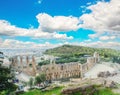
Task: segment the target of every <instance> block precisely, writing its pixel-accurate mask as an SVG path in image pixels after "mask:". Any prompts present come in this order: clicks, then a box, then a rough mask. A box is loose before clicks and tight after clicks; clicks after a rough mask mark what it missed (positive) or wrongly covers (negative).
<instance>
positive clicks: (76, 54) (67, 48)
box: [44, 45, 120, 63]
mask: <svg viewBox="0 0 120 95" xmlns="http://www.w3.org/2000/svg"><path fill="white" fill-rule="evenodd" d="M94 52H98V53H99V54H100V57H101V59H102V60H103V61H113V62H116V61H117V62H118V63H119V62H120V51H119V50H114V49H108V48H92V47H84V46H75V45H63V46H60V47H56V48H53V49H48V50H46V51H45V52H44V54H47V55H53V56H57V57H60V58H62V59H65V58H67V59H73V60H74V59H76V61H79V60H77V59H78V58H81V57H83V56H85V55H90V56H92V55H93V53H94ZM63 62H64V61H63ZM58 63H59V62H58Z"/></svg>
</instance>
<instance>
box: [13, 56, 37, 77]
mask: <svg viewBox="0 0 120 95" xmlns="http://www.w3.org/2000/svg"><path fill="white" fill-rule="evenodd" d="M11 65H12V68H13V69H14V70H15V71H19V72H24V73H26V74H28V75H33V76H35V75H36V72H37V70H36V62H35V58H34V56H15V57H13V58H12V62H11Z"/></svg>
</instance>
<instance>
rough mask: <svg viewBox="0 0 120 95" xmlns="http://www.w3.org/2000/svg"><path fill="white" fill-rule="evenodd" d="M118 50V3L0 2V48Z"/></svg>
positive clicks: (81, 0) (110, 0) (114, 0)
mask: <svg viewBox="0 0 120 95" xmlns="http://www.w3.org/2000/svg"><path fill="white" fill-rule="evenodd" d="M62 44H73V45H82V46H89V47H102V48H113V49H120V0H0V48H45V47H48V48H49V47H50V48H51V47H56V46H59V45H62Z"/></svg>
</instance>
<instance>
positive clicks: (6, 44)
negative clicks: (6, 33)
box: [0, 39, 59, 49]
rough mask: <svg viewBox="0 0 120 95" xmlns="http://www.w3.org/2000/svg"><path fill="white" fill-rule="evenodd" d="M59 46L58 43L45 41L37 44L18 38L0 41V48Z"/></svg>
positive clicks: (45, 47)
mask: <svg viewBox="0 0 120 95" xmlns="http://www.w3.org/2000/svg"><path fill="white" fill-rule="evenodd" d="M56 46H59V44H51V43H49V42H45V43H43V44H38V43H35V42H30V41H27V42H23V41H19V40H13V39H6V40H4V41H2V42H1V43H0V48H39V49H47V48H53V47H56Z"/></svg>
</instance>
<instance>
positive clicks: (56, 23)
mask: <svg viewBox="0 0 120 95" xmlns="http://www.w3.org/2000/svg"><path fill="white" fill-rule="evenodd" d="M36 17H37V19H38V22H39V23H40V28H41V29H42V30H43V31H46V32H54V31H58V32H59V31H71V30H73V31H75V30H77V29H79V27H80V26H79V19H78V18H77V17H72V16H54V17H52V16H50V15H48V14H46V13H40V14H38V15H37V16H36Z"/></svg>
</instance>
